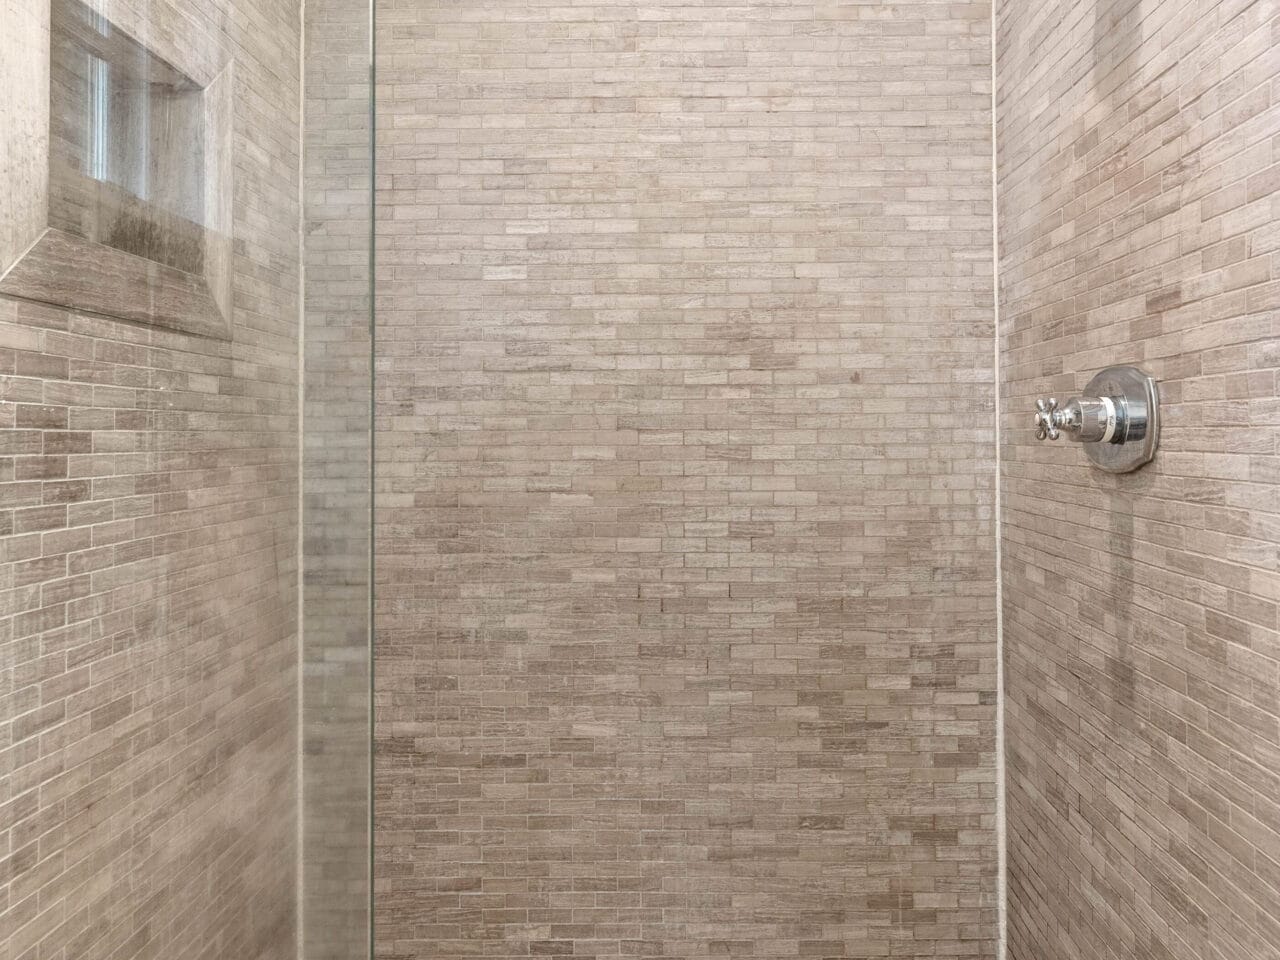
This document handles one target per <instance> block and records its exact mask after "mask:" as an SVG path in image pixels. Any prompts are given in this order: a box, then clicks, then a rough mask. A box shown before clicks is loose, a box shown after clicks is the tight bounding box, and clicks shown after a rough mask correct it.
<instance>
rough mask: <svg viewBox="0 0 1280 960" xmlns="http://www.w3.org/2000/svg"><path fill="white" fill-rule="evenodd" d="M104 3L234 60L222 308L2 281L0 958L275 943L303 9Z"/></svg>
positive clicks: (273, 949)
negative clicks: (117, 313)
mask: <svg viewBox="0 0 1280 960" xmlns="http://www.w3.org/2000/svg"><path fill="white" fill-rule="evenodd" d="M101 9H105V10H106V11H107V12H108V14H109V15H110V16H111V18H112V19H113V20H116V19H117V17H126V15H127V17H126V18H127V19H130V20H131V21H132V22H138V23H144V24H146V25H147V30H154V31H158V32H166V33H168V34H169V35H171V36H176V37H181V38H186V39H185V42H195V41H194V38H195V37H199V36H204V35H206V31H207V32H208V35H210V36H213V37H215V38H217V42H218V43H220V44H225V47H226V50H227V52H228V54H229V55H230V56H233V57H234V59H235V62H236V67H235V70H236V76H237V86H236V89H235V95H234V103H235V108H234V134H235V136H234V145H235V146H234V157H235V171H234V191H235V194H234V197H235V203H234V207H235V260H234V311H233V329H232V334H231V340H230V341H229V342H228V341H224V340H218V339H209V338H204V337H199V336H190V335H186V334H181V333H175V332H171V331H167V330H164V329H160V328H157V327H148V326H143V325H138V324H131V323H126V322H122V321H117V320H112V319H106V318H103V317H97V316H87V315H83V314H78V313H74V312H70V311H66V310H61V309H56V308H51V307H41V306H37V305H33V304H30V303H24V302H20V301H16V300H5V299H0V471H2V476H3V483H2V484H0V491H2V492H3V497H4V499H3V503H2V504H0V537H2V539H0V549H2V550H3V555H2V557H0V560H2V564H3V565H0V578H3V579H2V585H3V589H4V593H3V595H2V596H3V607H0V610H2V611H3V614H4V616H3V618H2V619H0V957H3V958H5V960H30V958H35V957H40V958H45V957H48V958H65V960H99V958H104V960H105V958H112V960H125V958H135V957H138V958H141V957H148V958H150V957H173V958H184V960H188V958H189V960H226V958H231V957H237V958H241V957H242V958H253V960H285V958H290V960H292V958H293V957H294V956H295V941H294V913H295V907H294V900H295V890H296V885H295V882H294V878H295V871H296V862H295V861H296V844H295V834H296V819H295V800H296V791H295V782H294V781H295V772H296V765H295V760H296V754H297V740H296V732H297V728H296V723H295V711H296V697H295V684H296V673H295V663H296V654H295V644H296V609H297V594H296V587H297V535H298V532H297V495H298V489H297V482H296V478H297V475H298V457H297V449H298V435H297V428H298V421H297V416H296V414H297V406H298V398H297V389H298V381H297V372H296V371H297V366H298V351H297V326H298V295H297V293H298V231H297V223H298V204H297V194H298V180H297V171H298V146H299V138H298V122H297V120H298V76H299V74H298V55H297V53H298V29H299V21H298V12H299V11H298V7H297V4H296V3H293V2H291V0H224V2H207V3H205V2H202V3H199V4H193V3H185V2H184V3H181V4H174V3H169V2H167V0H147V2H145V3H136V4H135V3H124V2H121V3H115V4H108V5H104V6H102V7H101ZM15 10H16V8H15V7H14V6H13V5H6V4H4V3H0V16H3V17H5V18H9V17H12V16H14V15H15ZM6 22H8V23H12V22H14V21H13V20H12V19H8V20H7V21H6ZM10 39H11V38H10ZM25 39H27V38H24V40H25ZM143 295H145V291H139V296H143Z"/></svg>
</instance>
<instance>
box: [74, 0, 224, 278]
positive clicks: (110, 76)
mask: <svg viewBox="0 0 1280 960" xmlns="http://www.w3.org/2000/svg"><path fill="white" fill-rule="evenodd" d="M50 30H51V44H50V54H51V72H50V85H51V91H50V106H51V111H50V155H49V165H50V181H51V185H52V186H53V187H54V189H53V190H52V191H51V194H52V196H51V203H50V225H51V226H54V227H58V228H60V229H62V230H66V231H67V232H68V233H71V234H74V235H75V236H78V237H83V238H84V239H87V240H92V241H94V242H97V243H104V244H106V245H108V246H111V247H115V248H116V249H117V250H123V251H126V252H128V253H132V254H135V255H137V256H140V257H145V258H146V259H148V260H154V261H156V262H158V263H163V264H167V265H168V266H171V267H175V268H176V269H179V270H182V271H184V272H186V273H193V274H199V273H202V272H203V271H204V262H205V256H206V250H205V246H206V237H205V227H206V226H208V225H209V224H208V219H209V218H208V217H207V216H206V209H205V195H206V190H205V171H206V157H205V140H206V134H205V127H206V109H205V98H204V93H205V92H204V90H203V89H202V88H201V86H200V85H199V84H198V83H196V82H195V81H194V80H192V79H191V78H190V77H188V76H186V75H185V74H183V73H182V72H181V71H180V70H178V69H176V68H175V67H173V66H172V65H171V64H169V63H166V62H165V61H164V60H162V59H160V58H159V57H157V56H155V55H154V54H153V53H151V52H150V51H149V50H147V48H146V47H144V46H142V44H140V43H138V42H137V41H136V40H135V39H133V38H132V37H130V36H129V35H128V34H126V33H124V32H123V31H121V30H117V29H114V28H113V27H112V26H111V23H110V22H109V21H108V20H107V19H106V18H105V17H104V16H103V15H102V14H101V13H98V12H95V11H93V10H91V9H90V8H89V7H87V6H85V5H84V4H83V3H80V2H79V0H55V2H54V3H53V4H52V6H51V17H50Z"/></svg>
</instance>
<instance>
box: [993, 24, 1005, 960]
mask: <svg viewBox="0 0 1280 960" xmlns="http://www.w3.org/2000/svg"><path fill="white" fill-rule="evenodd" d="M998 6H999V0H992V2H991V287H992V290H991V294H992V296H991V315H992V336H991V340H992V373H993V381H992V394H993V397H994V400H995V410H994V412H993V416H994V425H995V501H994V510H995V527H994V529H995V539H996V542H995V548H996V549H995V560H996V570H995V575H996V584H995V586H996V596H995V600H996V624H995V626H996V638H995V639H996V731H995V734H996V742H995V752H996V918H997V919H996V928H997V929H996V933H997V938H998V939H997V942H996V956H997V957H998V958H999V960H1007V958H1008V955H1009V844H1008V829H1007V826H1008V825H1007V798H1006V795H1005V762H1004V744H1005V737H1004V710H1005V699H1004V556H1003V551H1002V550H1001V539H1002V537H1003V533H1004V532H1003V528H1002V526H1001V522H1000V514H1001V508H1002V502H1001V498H1000V472H1001V460H1000V205H999V189H1000V176H999V165H998V161H999V157H1000V154H999V150H998V143H997V137H998V134H999V127H998V124H997V114H996V76H997V71H996V12H997V8H998Z"/></svg>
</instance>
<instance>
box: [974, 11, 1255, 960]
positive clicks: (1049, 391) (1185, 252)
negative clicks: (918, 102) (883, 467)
mask: <svg viewBox="0 0 1280 960" xmlns="http://www.w3.org/2000/svg"><path fill="white" fill-rule="evenodd" d="M997 24H998V31H997V45H998V49H999V51H1000V59H999V80H998V85H997V88H998V91H999V97H998V108H997V109H998V117H999V125H1000V131H999V134H1000V135H999V143H1000V156H999V177H1000V191H999V196H1000V199H999V206H1000V248H1001V269H1000V286H1001V338H1000V344H1001V405H1002V409H1003V411H1004V421H1003V427H1004V429H1003V433H1002V438H1003V449H1002V454H1003V456H1002V463H1003V470H1002V477H1001V484H1002V499H1003V502H1004V525H1003V529H1004V538H1003V548H1004V552H1003V558H1004V560H1003V566H1004V624H1005V648H1006V669H1007V677H1006V686H1007V694H1008V696H1007V710H1006V734H1007V745H1008V754H1007V756H1008V781H1007V783H1008V835H1009V913H1010V916H1009V948H1010V949H1009V956H1010V960H1156V958H1159V960H1242V958H1250V960H1265V958H1272V957H1277V956H1280V854H1278V853H1277V851H1280V634H1278V633H1277V627H1278V624H1277V603H1280V572H1278V561H1277V543H1280V447H1278V446H1277V444H1278V443H1280V429H1277V428H1278V427H1280V400H1278V399H1277V385H1278V384H1277V369H1278V368H1280V194H1278V193H1277V189H1278V188H1280V164H1278V161H1280V150H1278V147H1280V138H1278V137H1277V131H1280V9H1278V8H1277V5H1276V4H1275V3H1274V2H1268V0H1258V2H1249V0H1139V2H1134V0H1127V2H1120V0H1111V2H1102V0H1099V2H1092V0H1048V2H1042V3H1024V2H1015V0H1007V2H1003V3H1001V4H1000V5H999V10H998V16H997ZM1113 363H1136V364H1139V365H1140V366H1142V367H1144V368H1145V369H1147V370H1148V371H1149V372H1150V373H1151V374H1153V375H1154V376H1156V377H1157V378H1158V379H1159V380H1160V390H1161V396H1162V406H1161V412H1162V416H1163V418H1164V427H1163V439H1162V443H1161V450H1160V453H1159V455H1158V456H1157V458H1156V460H1155V462H1154V463H1152V464H1151V465H1149V466H1148V467H1146V468H1144V469H1143V470H1142V471H1141V472H1139V473H1136V474H1131V475H1126V476H1119V477H1117V476H1109V475H1105V474H1102V473H1099V472H1097V471H1095V470H1090V469H1089V468H1088V467H1086V466H1085V460H1084V458H1083V456H1082V455H1081V453H1080V451H1079V450H1078V449H1075V448H1073V447H1072V446H1071V445H1070V444H1069V443H1067V442H1065V441H1061V442H1059V443H1058V444H1057V445H1056V446H1051V445H1037V444H1036V442H1035V440H1034V439H1033V437H1032V434H1031V430H1030V429H1029V426H1028V424H1029V423H1030V410H1031V405H1032V402H1033V399H1034V397H1035V396H1036V395H1056V396H1059V397H1062V396H1064V395H1069V394H1071V393H1072V392H1075V391H1078V390H1079V389H1080V388H1081V387H1083V386H1084V384H1085V382H1086V381H1087V380H1088V378H1089V377H1090V376H1091V375H1092V374H1093V373H1094V372H1096V371H1097V370H1098V369H1100V368H1102V367H1105V366H1107V365H1109V364H1113Z"/></svg>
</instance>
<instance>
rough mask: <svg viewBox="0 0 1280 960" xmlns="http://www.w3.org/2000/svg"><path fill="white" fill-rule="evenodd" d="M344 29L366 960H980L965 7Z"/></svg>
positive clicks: (983, 946) (520, 14)
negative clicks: (371, 915)
mask: <svg viewBox="0 0 1280 960" xmlns="http://www.w3.org/2000/svg"><path fill="white" fill-rule="evenodd" d="M378 31H379V36H378V51H379V84H380V87H379V91H380V92H379V97H378V107H379V122H378V127H379V178H380V179H379V184H380V189H379V197H380V204H381V207H380V212H379V223H378V233H379V245H380V248H379V274H378V303H377V307H378V310H377V313H378V316H377V339H378V344H377V355H378V369H377V384H376V392H377V398H378V404H377V444H376V448H377V533H376V536H377V598H378V599H377V607H376V610H377V615H376V616H377V637H378V640H377V663H376V670H377V678H376V688H377V692H376V709H377V731H376V751H377V785H376V810H377V823H376V828H375V829H376V843H377V854H376V856H377V863H376V868H375V869H376V889H377V916H376V928H377V932H376V937H377V953H378V955H379V956H380V957H383V958H391V957H395V958H403V960H408V958H424V960H425V958H442V957H449V958H454V957H463V956H466V957H477V958H479V957H484V958H499V957H501V958H512V957H527V956H543V957H569V956H573V957H578V958H580V957H614V956H631V957H652V958H657V957H664V958H669V957H704V956H713V955H719V956H732V957H735V958H745V957H770V958H777V957H792V956H814V957H877V956H884V957H890V956H897V957H982V958H990V957H994V956H995V950H996V947H995V941H996V929H995V923H994V920H995V875H996V856H995V845H994V813H995V808H994V795H995V778H994V755H993V750H994V734H993V731H994V719H995V718H994V710H995V690H994V685H995V650H996V648H995V636H994V620H995V603H994V587H995V583H994V576H995V574H994V546H995V542H994V528H993V516H992V505H993V501H994V483H995V475H994V474H995V469H994V455H995V449H994V423H993V392H994V390H993V387H994V371H993V351H992V337H993V329H992V275H991V274H992V264H991V230H992V221H991V141H990V132H991V130H990V120H991V117H990V68H991V65H990V59H989V57H990V32H989V31H990V21H989V7H988V5H987V4H986V3H982V2H967V0H961V2H950V3H933V2H910V3H900V4H883V3H850V2H830V0H819V2H807V0H785V2H783V0H773V2H762V0H740V2H730V3H718V2H713V0H679V2H676V0H655V2H650V3H643V4H641V3H636V2H629V0H616V2H608V3H605V2H600V3H585V4H580V5H567V4H560V3H548V2H545V0H492V2H486V3H483V4H466V3H444V2H437V0H412V2H409V0H382V2H380V4H379V8H378Z"/></svg>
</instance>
